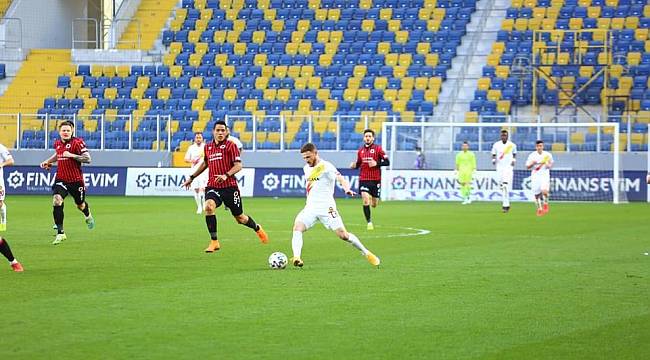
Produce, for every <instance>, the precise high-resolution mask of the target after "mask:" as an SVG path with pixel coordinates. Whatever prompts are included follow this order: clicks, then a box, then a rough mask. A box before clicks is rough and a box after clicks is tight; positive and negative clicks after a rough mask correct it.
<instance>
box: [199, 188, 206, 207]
mask: <svg viewBox="0 0 650 360" xmlns="http://www.w3.org/2000/svg"><path fill="white" fill-rule="evenodd" d="M199 198H200V199H201V209H203V208H205V191H201V192H200V193H199Z"/></svg>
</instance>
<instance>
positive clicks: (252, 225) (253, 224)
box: [242, 216, 260, 231]
mask: <svg viewBox="0 0 650 360" xmlns="http://www.w3.org/2000/svg"><path fill="white" fill-rule="evenodd" d="M242 225H244V226H246V227H249V228H251V229H253V230H255V231H257V230H259V229H260V226H259V225H257V223H256V222H255V220H253V218H252V217H250V216H249V217H248V221H247V222H246V224H242Z"/></svg>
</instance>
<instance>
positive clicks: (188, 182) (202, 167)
mask: <svg viewBox="0 0 650 360" xmlns="http://www.w3.org/2000/svg"><path fill="white" fill-rule="evenodd" d="M207 168H208V157H207V156H204V158H203V162H202V163H201V165H199V167H198V168H197V169H196V170H195V171H194V173H193V174H192V175H190V177H189V178H188V179H187V180H185V182H184V183H183V185H181V187H184V188H186V189H189V188H190V185H192V181H194V179H196V177H197V176H199V175H201V173H203V172H204V171H205V169H207Z"/></svg>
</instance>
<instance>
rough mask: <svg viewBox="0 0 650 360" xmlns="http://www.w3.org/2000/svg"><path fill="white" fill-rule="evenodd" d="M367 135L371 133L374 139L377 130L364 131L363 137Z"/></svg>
mask: <svg viewBox="0 0 650 360" xmlns="http://www.w3.org/2000/svg"><path fill="white" fill-rule="evenodd" d="M366 133H371V134H372V137H375V130H373V129H365V130H363V135H365V134H366Z"/></svg>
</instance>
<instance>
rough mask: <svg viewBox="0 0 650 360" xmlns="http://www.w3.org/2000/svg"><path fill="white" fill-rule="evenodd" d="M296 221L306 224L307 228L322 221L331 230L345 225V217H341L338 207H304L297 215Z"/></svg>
mask: <svg viewBox="0 0 650 360" xmlns="http://www.w3.org/2000/svg"><path fill="white" fill-rule="evenodd" d="M296 221H300V222H301V223H303V224H305V226H306V227H307V229H310V228H311V227H313V226H314V225H315V224H316V222H317V221H320V223H321V224H323V226H325V228H326V229H329V230H338V229H340V228H342V227H343V219H341V215H340V214H339V212H338V211H337V210H336V207H330V208H323V209H312V208H304V209H302V211H300V212H299V213H298V216H296Z"/></svg>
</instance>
